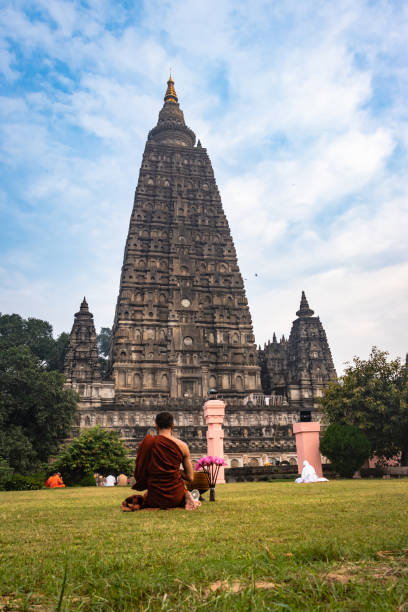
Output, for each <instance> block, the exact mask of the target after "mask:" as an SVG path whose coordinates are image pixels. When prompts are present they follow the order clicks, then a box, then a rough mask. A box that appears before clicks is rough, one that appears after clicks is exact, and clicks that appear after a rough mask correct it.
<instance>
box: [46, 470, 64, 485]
mask: <svg viewBox="0 0 408 612" xmlns="http://www.w3.org/2000/svg"><path fill="white" fill-rule="evenodd" d="M45 486H46V487H48V488H49V489H65V485H64V483H63V481H62V478H61V474H60V473H59V472H57V473H56V474H53V475H52V476H50V477H49V478H48V480H47V481H46V482H45Z"/></svg>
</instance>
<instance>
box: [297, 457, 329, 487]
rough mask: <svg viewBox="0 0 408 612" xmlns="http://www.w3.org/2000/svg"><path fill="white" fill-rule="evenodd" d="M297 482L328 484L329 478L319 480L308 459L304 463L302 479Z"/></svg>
mask: <svg viewBox="0 0 408 612" xmlns="http://www.w3.org/2000/svg"><path fill="white" fill-rule="evenodd" d="M295 482H297V483H300V482H328V481H327V478H319V476H318V475H317V474H316V470H315V469H314V467H313V465H310V463H309V462H308V461H306V459H305V460H304V462H303V470H302V474H301V476H300V478H296V480H295Z"/></svg>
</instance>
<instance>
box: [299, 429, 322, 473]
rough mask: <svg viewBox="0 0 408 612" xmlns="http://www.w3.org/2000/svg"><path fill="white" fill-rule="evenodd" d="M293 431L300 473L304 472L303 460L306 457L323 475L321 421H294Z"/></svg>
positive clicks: (317, 471)
mask: <svg viewBox="0 0 408 612" xmlns="http://www.w3.org/2000/svg"><path fill="white" fill-rule="evenodd" d="M293 433H294V434H295V436H296V451H297V463H298V470H299V474H300V473H301V472H302V468H303V461H304V460H305V459H306V460H307V461H308V462H309V463H310V465H312V466H313V467H314V469H315V470H316V474H317V475H318V476H319V477H320V478H321V477H322V476H323V470H322V460H321V457H320V450H319V447H320V423H315V422H312V423H294V425H293Z"/></svg>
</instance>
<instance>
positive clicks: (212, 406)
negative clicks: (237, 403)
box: [203, 399, 225, 484]
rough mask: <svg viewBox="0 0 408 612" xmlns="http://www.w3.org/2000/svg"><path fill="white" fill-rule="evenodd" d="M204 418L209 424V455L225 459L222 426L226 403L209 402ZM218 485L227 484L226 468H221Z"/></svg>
mask: <svg viewBox="0 0 408 612" xmlns="http://www.w3.org/2000/svg"><path fill="white" fill-rule="evenodd" d="M203 409H204V418H205V422H206V424H207V452H208V454H209V455H212V456H215V457H221V458H222V459H224V431H223V429H222V424H223V422H224V415H225V403H224V402H223V401H222V400H218V399H215V400H208V401H207V402H205V404H204V406H203ZM217 483H221V484H222V483H225V475H224V467H223V466H221V467H220V471H219V472H218V478H217Z"/></svg>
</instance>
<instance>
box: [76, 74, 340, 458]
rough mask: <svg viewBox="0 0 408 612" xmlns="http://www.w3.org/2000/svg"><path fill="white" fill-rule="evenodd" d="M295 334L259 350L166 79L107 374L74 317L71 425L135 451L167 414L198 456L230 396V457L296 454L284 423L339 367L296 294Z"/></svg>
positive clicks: (203, 170)
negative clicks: (212, 408) (93, 429)
mask: <svg viewBox="0 0 408 612" xmlns="http://www.w3.org/2000/svg"><path fill="white" fill-rule="evenodd" d="M296 314H297V317H298V318H297V319H296V320H295V321H294V323H293V326H292V331H291V333H290V336H289V339H288V340H285V339H284V338H282V340H281V341H280V342H279V343H278V342H277V340H276V336H275V335H274V337H273V341H272V342H270V343H268V344H267V345H265V346H264V348H263V349H257V347H256V344H255V337H254V333H253V327H252V320H251V314H250V311H249V307H248V302H247V298H246V294H245V288H244V283H243V279H242V276H241V273H240V270H239V266H238V261H237V256H236V252H235V247H234V243H233V239H232V236H231V232H230V229H229V225H228V220H227V218H226V216H225V214H224V211H223V207H222V202H221V197H220V193H219V190H218V187H217V184H216V181H215V177H214V172H213V169H212V166H211V161H210V158H209V156H208V153H207V151H206V149H205V148H204V147H203V146H202V145H201V143H200V141H198V142H196V136H195V134H194V132H193V131H192V130H191V129H190V128H189V127H188V126H187V125H186V123H185V120H184V114H183V111H182V110H181V108H180V105H179V102H178V97H177V94H176V90H175V84H174V81H173V79H172V77H171V76H170V78H169V80H168V82H167V90H166V93H165V96H164V104H163V107H162V109H161V110H160V112H159V116H158V121H157V125H156V126H155V127H154V128H153V129H151V130H150V132H149V134H148V137H147V141H146V145H145V149H144V153H143V157H142V162H141V167H140V172H139V177H138V181H137V187H136V192H135V197H134V202H133V209H132V212H131V216H130V223H129V230H128V235H127V239H126V244H125V249H124V258H123V265H122V270H121V274H120V279H119V293H118V298H117V304H116V311H115V315H114V321H113V328H112V341H111V347H110V356H109V364H108V371H107V376H106V377H105V378H104V379H103V380H102V379H101V377H100V374H99V373H98V355H97V347H96V335H95V328H94V323H93V316H92V314H91V313H90V312H89V310H88V305H87V303H86V301H85V300H84V302H83V303H82V304H81V308H80V311H79V312H78V313H77V314H76V315H75V322H74V326H73V329H72V332H71V337H70V344H69V349H68V353H67V358H66V367H65V371H66V376H67V384H68V385H69V386H72V387H73V388H75V389H76V390H77V391H78V392H79V394H80V396H81V402H80V406H79V417H78V423H77V428H76V431H79V430H80V429H83V428H86V427H89V426H93V425H96V424H100V425H102V426H103V427H107V428H113V429H116V430H118V431H119V432H120V435H121V437H122V438H123V439H124V440H125V441H126V443H127V444H128V445H129V448H130V449H131V450H132V451H135V449H136V446H137V444H138V442H139V441H140V440H141V439H142V438H143V437H144V436H145V435H146V434H147V433H148V432H150V431H152V430H153V428H154V416H155V414H156V413H157V412H159V411H161V410H170V411H171V412H173V414H174V417H175V423H176V434H177V435H179V437H180V438H182V439H184V440H185V441H186V442H188V444H189V445H190V449H191V451H192V454H193V456H200V455H202V454H203V453H205V451H206V439H205V434H206V430H205V424H204V420H203V414H202V405H203V403H204V401H205V399H206V398H207V395H208V391H209V390H210V389H216V391H217V392H218V393H219V394H220V395H221V396H222V397H223V399H224V401H225V402H226V404H227V408H226V419H225V424H224V425H225V427H224V434H225V438H224V448H225V452H226V457H227V460H228V462H229V465H231V466H234V465H236V466H238V465H243V464H245V463H249V464H251V463H252V464H253V465H261V464H262V463H265V462H273V461H275V460H279V461H288V462H295V461H296V459H295V454H296V450H295V443H294V439H293V435H292V424H293V422H296V421H298V420H299V415H300V412H302V411H304V410H308V411H309V412H311V414H312V417H311V418H318V413H319V411H318V405H317V404H316V398H317V397H318V396H319V395H321V392H322V388H323V386H324V385H325V384H328V383H329V382H330V381H332V380H334V379H335V371H334V367H333V362H332V358H331V354H330V349H329V346H328V343H327V339H326V335H325V332H324V329H323V327H322V324H321V323H320V319H319V318H318V317H314V316H313V314H314V313H313V311H312V310H311V309H310V308H309V306H308V303H307V300H306V297H305V295H304V294H302V300H301V305H300V309H299V310H298V312H297V313H296Z"/></svg>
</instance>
